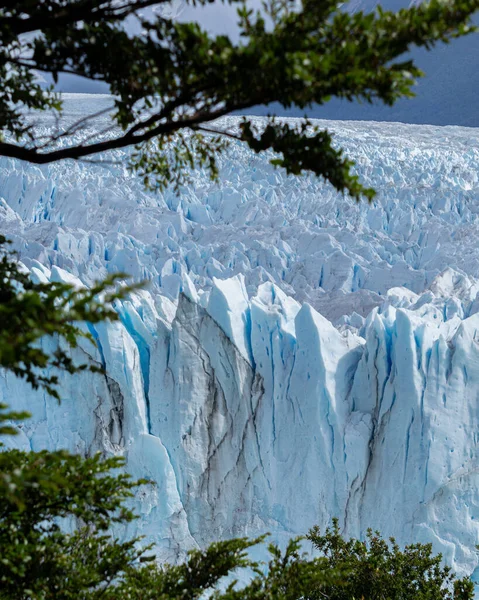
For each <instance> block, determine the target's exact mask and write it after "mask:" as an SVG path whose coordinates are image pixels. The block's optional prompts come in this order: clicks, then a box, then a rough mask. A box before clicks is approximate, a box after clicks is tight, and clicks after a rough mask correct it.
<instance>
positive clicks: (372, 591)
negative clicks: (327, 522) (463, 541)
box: [307, 519, 474, 600]
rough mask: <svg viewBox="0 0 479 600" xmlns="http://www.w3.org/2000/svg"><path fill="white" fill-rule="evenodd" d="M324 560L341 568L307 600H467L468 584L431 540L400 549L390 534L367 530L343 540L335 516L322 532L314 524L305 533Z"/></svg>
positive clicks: (470, 593)
mask: <svg viewBox="0 0 479 600" xmlns="http://www.w3.org/2000/svg"><path fill="white" fill-rule="evenodd" d="M307 539H308V540H310V541H311V542H312V544H313V547H314V548H315V550H317V551H319V552H320V553H321V555H322V556H324V557H325V559H326V561H327V565H328V566H329V568H331V569H333V570H339V571H341V572H342V573H343V576H342V577H341V580H340V582H339V584H338V582H333V584H332V585H328V586H323V587H322V588H321V589H319V590H318V591H317V592H316V593H314V594H312V595H311V596H308V598H309V599H310V600H320V599H322V598H327V599H328V600H361V599H364V600H383V599H384V600H386V599H387V600H407V599H411V600H413V599H414V600H433V599H434V600H435V599H437V600H440V599H444V600H453V599H454V600H472V598H474V585H473V583H472V581H471V580H470V579H469V578H468V577H465V578H463V579H457V578H456V577H455V576H454V574H453V573H452V572H451V569H450V568H449V567H447V566H442V565H441V562H442V556H441V555H440V554H439V555H436V556H435V555H433V553H432V546H431V544H412V545H409V546H406V547H405V548H404V550H401V548H400V547H399V546H398V545H397V543H396V542H395V540H394V538H391V539H390V540H389V543H388V542H387V541H386V540H384V539H383V538H382V537H381V535H380V534H379V532H375V533H373V531H372V530H369V531H368V534H367V539H366V540H365V541H360V540H355V539H350V540H345V539H344V538H343V537H342V536H341V534H340V529H339V525H338V521H337V519H335V520H333V526H332V528H330V529H327V530H326V532H325V533H324V534H321V532H320V530H319V529H318V528H317V527H315V528H313V529H312V530H311V531H310V532H309V534H308V535H307Z"/></svg>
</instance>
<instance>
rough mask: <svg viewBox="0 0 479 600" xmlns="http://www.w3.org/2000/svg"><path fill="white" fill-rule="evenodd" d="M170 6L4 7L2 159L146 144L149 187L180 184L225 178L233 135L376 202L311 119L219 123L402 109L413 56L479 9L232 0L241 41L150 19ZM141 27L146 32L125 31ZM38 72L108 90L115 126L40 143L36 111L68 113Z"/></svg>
mask: <svg viewBox="0 0 479 600" xmlns="http://www.w3.org/2000/svg"><path fill="white" fill-rule="evenodd" d="M169 1H170V0H163V1H162V0H120V1H117V0H6V1H5V2H3V4H2V6H1V7H0V89H1V90H2V94H1V96H0V130H1V131H2V132H3V137H2V139H1V140H0V155H3V156H8V157H14V158H19V159H23V160H28V161H31V162H33V163H38V164H43V163H48V162H52V161H57V160H60V159H64V158H72V159H84V158H85V157H88V156H91V155H94V154H97V153H100V152H106V151H111V150H115V149H118V148H124V147H127V146H133V147H134V148H135V150H134V152H133V153H132V154H131V167H132V168H134V169H137V170H138V171H139V172H140V173H142V175H143V176H144V178H145V182H146V183H147V184H149V185H166V184H167V183H168V182H170V181H173V182H174V183H175V184H176V185H180V184H181V183H182V182H183V181H184V178H185V176H186V170H187V169H189V168H191V167H194V166H195V165H198V164H202V165H204V166H206V167H207V168H209V169H210V172H211V174H212V176H213V177H215V176H216V175H217V168H216V161H215V156H216V153H217V152H218V151H221V150H222V149H223V148H224V146H225V141H228V140H231V139H233V140H238V141H240V142H244V143H246V144H247V145H248V146H249V147H250V148H252V149H253V150H254V151H255V152H262V151H266V150H271V151H272V152H273V153H274V154H275V155H276V156H275V157H274V158H273V159H272V162H273V164H275V165H278V166H282V167H285V168H286V170H287V171H288V172H290V173H301V172H303V171H311V172H313V173H316V174H317V175H320V176H322V177H324V178H325V179H326V180H329V181H330V182H331V183H332V184H333V185H334V186H335V187H336V188H337V189H338V190H342V191H347V192H348V193H349V194H351V195H352V196H353V197H355V198H359V197H360V196H361V195H365V196H367V197H368V198H371V197H372V196H373V191H372V190H369V189H364V188H363V187H362V186H361V184H360V182H359V181H358V179H357V177H356V176H354V175H353V174H352V173H351V162H350V161H348V160H347V158H345V157H344V156H343V153H342V152H341V150H340V149H337V148H335V147H334V146H333V145H332V137H331V135H330V134H329V133H328V132H327V131H325V130H321V129H320V128H318V127H314V126H313V125H312V124H311V123H310V122H309V121H308V120H307V119H304V120H303V121H301V120H300V121H299V122H298V123H297V124H292V123H288V124H286V123H284V122H281V121H279V120H275V119H274V118H273V117H271V118H269V119H268V121H267V124H266V125H265V126H264V127H263V128H261V129H258V127H256V126H255V125H254V123H253V122H252V121H251V120H250V119H248V118H244V119H242V121H241V122H240V124H239V127H238V128H237V130H235V131H232V130H227V129H226V128H225V126H224V125H222V124H221V123H218V122H215V119H217V118H218V117H221V116H224V115H228V114H230V113H232V112H233V111H242V112H245V111H247V110H248V109H249V108H250V107H252V106H254V105H257V104H268V103H272V102H277V103H279V104H280V105H281V106H283V107H285V108H287V107H290V106H292V105H293V104H294V105H296V106H297V107H299V108H301V109H304V110H306V109H307V108H308V107H310V106H311V105H312V104H316V103H317V104H324V103H325V102H327V101H328V100H329V99H330V98H332V97H338V98H345V99H347V100H353V99H359V100H360V101H366V102H372V101H373V100H378V101H381V102H383V103H386V104H389V105H391V104H393V103H394V102H396V100H398V99H399V98H402V97H408V96H412V95H413V86H414V83H415V80H416V79H417V78H418V77H420V76H422V73H421V71H420V70H419V69H418V68H417V67H416V66H415V64H414V63H413V62H412V61H411V60H409V59H408V58H407V53H408V51H409V50H410V49H411V47H413V46H418V47H425V48H427V49H430V48H431V47H433V46H434V45H435V44H436V43H438V42H446V43H447V42H448V41H450V40H451V38H454V37H457V36H461V35H464V34H467V33H470V32H472V31H473V30H474V27H473V26H472V24H471V20H470V18H471V15H472V14H473V13H474V12H475V11H476V10H477V9H478V8H479V0H449V1H443V0H430V1H428V2H426V3H423V4H420V5H419V6H411V7H409V8H407V9H402V10H400V11H399V12H397V13H394V12H388V11H383V10H382V9H381V8H380V7H378V8H377V10H376V11H375V12H373V13H369V14H364V13H363V12H356V13H354V14H350V13H348V12H345V11H343V10H341V9H340V7H341V5H342V4H343V3H342V2H339V0H321V1H318V0H302V2H301V3H298V2H297V1H296V0H266V2H265V3H264V7H263V10H262V11H254V10H252V9H251V8H250V7H249V6H248V3H247V0H228V1H229V2H230V3H234V4H237V5H238V11H237V12H238V26H239V34H240V38H239V40H240V41H239V42H235V41H233V40H231V39H230V38H229V37H227V36H225V35H219V36H211V35H209V34H208V33H207V32H206V31H204V30H203V29H202V28H201V27H200V25H199V24H198V23H195V22H191V23H180V22H178V21H177V20H174V19H172V18H169V17H167V16H164V15H165V14H166V12H163V15H162V13H161V11H160V12H159V13H158V14H157V15H156V17H155V18H152V19H148V18H146V17H144V16H142V12H141V11H142V10H144V9H146V8H149V7H155V6H159V7H160V8H161V5H162V4H163V5H164V4H168V3H169ZM214 1H215V0H190V2H191V3H192V4H207V3H210V2H214ZM216 1H219V0H216ZM132 17H135V18H136V20H137V21H138V22H139V24H140V25H141V28H142V33H140V34H137V35H132V34H129V33H127V32H126V30H125V22H126V20H127V19H131V18H132ZM36 71H38V72H41V73H46V74H51V75H52V76H53V78H54V80H57V78H58V76H59V75H60V74H62V73H70V74H74V75H79V76H81V77H85V78H87V79H90V80H94V81H101V82H105V83H106V84H108V85H109V87H110V90H111V92H112V94H113V95H114V101H113V105H112V108H111V113H112V126H111V127H109V128H107V131H104V130H100V129H99V128H98V126H97V128H96V129H95V122H94V118H93V117H94V115H90V116H87V117H85V118H83V119H81V120H80V121H78V122H77V123H75V124H73V125H69V126H65V127H63V128H62V127H59V128H58V129H57V131H56V132H54V133H52V134H51V135H50V136H47V137H46V138H45V136H44V134H42V135H40V132H39V131H38V129H37V128H35V124H34V121H33V122H32V117H31V114H30V113H31V112H32V111H38V110H40V111H41V110H49V111H54V112H56V113H58V114H59V113H60V111H61V106H62V103H61V98H60V97H59V96H58V95H56V94H54V93H53V90H52V89H51V88H50V89H48V90H44V89H42V88H41V87H40V85H39V84H38V83H36V80H35V72H36ZM27 113H29V114H27ZM97 116H98V115H97ZM74 136H75V137H74Z"/></svg>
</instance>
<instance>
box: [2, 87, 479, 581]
mask: <svg viewBox="0 0 479 600" xmlns="http://www.w3.org/2000/svg"><path fill="white" fill-rule="evenodd" d="M107 101H108V97H100V98H94V99H87V98H86V97H76V96H71V97H69V98H67V112H68V111H69V114H70V115H71V116H72V118H73V117H74V116H78V115H79V114H81V113H82V111H85V110H91V111H92V112H93V111H95V110H98V108H99V107H101V105H102V103H104V102H107ZM234 123H235V121H234V119H233V118H231V119H230V124H231V125H234ZM325 125H326V123H325ZM327 125H328V127H330V128H331V129H332V130H333V131H334V132H335V134H336V139H337V141H338V143H340V144H341V145H342V146H343V147H344V148H345V149H346V152H347V153H348V154H349V155H350V156H351V158H353V159H354V160H355V161H356V164H357V171H358V173H359V174H360V176H361V177H362V180H363V181H364V183H365V184H366V185H371V186H373V187H375V188H376V189H377V190H378V192H379V193H378V197H377V200H375V201H374V202H373V203H372V204H371V205H367V204H366V203H362V204H356V203H355V202H354V201H351V200H349V199H348V198H344V197H341V196H339V195H338V194H336V193H335V192H334V191H333V190H332V188H331V187H330V186H328V185H326V184H324V183H321V182H320V181H318V180H317V179H315V178H313V177H311V176H306V177H303V178H295V177H288V176H286V175H285V173H284V172H282V171H278V170H274V169H273V167H271V166H270V165H269V164H268V162H267V158H266V157H263V156H259V157H258V156H256V155H254V154H252V153H250V152H249V151H248V150H246V149H245V148H244V147H243V146H240V145H233V146H232V147H231V148H230V149H229V151H228V152H227V153H226V154H225V155H224V156H223V157H221V158H220V162H219V164H220V177H221V182H220V183H219V184H213V183H211V182H210V181H209V180H208V177H207V174H206V173H203V172H198V173H196V174H195V177H194V181H193V183H192V184H191V185H189V186H186V187H185V188H184V189H183V190H182V191H181V194H180V195H179V196H176V195H175V194H174V193H173V191H170V190H167V191H166V192H165V193H163V194H160V193H157V194H153V193H147V192H145V191H144V190H143V188H142V187H141V182H140V181H139V180H138V179H137V178H136V177H135V176H134V175H131V174H130V173H129V172H128V171H127V170H126V168H125V166H123V164H121V163H122V159H123V163H124V162H125V157H126V151H118V152H117V154H116V157H117V159H118V160H119V161H120V164H119V165H118V166H109V167H108V168H106V167H102V166H97V165H86V164H82V163H73V162H64V163H59V164H54V165H50V166H45V167H41V168H40V167H34V166H31V165H27V164H22V163H20V162H16V161H13V160H7V159H2V160H0V211H1V215H2V219H1V222H0V230H1V231H2V233H4V234H6V235H7V237H9V238H10V239H12V240H13V242H14V247H15V249H17V250H18V251H19V253H20V257H21V260H22V261H23V262H24V264H25V265H26V266H27V267H28V268H29V269H30V271H31V274H32V277H34V278H36V279H37V280H42V281H46V280H50V281H55V280H60V281H74V282H78V283H83V284H87V285H88V284H90V283H91V282H92V281H94V280H95V279H98V278H101V277H103V276H104V275H106V274H107V273H112V272H117V271H122V272H126V273H129V274H131V275H132V277H133V278H134V279H136V280H140V279H141V280H144V279H146V280H148V281H150V284H149V285H148V286H147V287H146V288H145V289H144V290H143V291H140V292H138V293H136V294H134V295H133V296H132V297H131V298H130V299H129V300H128V301H124V302H122V303H118V305H117V307H116V308H117V310H118V312H119V315H120V321H119V322H118V323H115V324H109V325H106V324H101V325H95V326H94V327H93V326H90V327H89V328H90V331H91V333H92V334H93V337H94V339H95V340H96V342H97V343H96V346H94V345H92V344H91V343H89V342H86V341H85V342H82V345H81V347H80V348H79V349H78V350H76V351H75V357H76V358H77V359H78V360H79V361H80V360H81V361H84V360H85V358H89V359H90V360H93V361H96V362H97V363H100V364H102V365H104V366H105V368H106V375H105V376H102V375H98V374H91V373H83V374H80V375H77V376H75V377H70V376H66V375H65V376H62V377H61V396H62V398H63V401H62V403H61V404H60V405H57V404H56V403H55V402H54V401H52V400H51V399H50V398H48V397H47V396H46V395H45V394H44V393H42V392H38V391H37V392H33V391H31V390H30V389H29V388H28V387H27V386H26V385H25V384H24V383H23V382H21V381H19V380H18V379H15V378H14V377H13V376H12V375H10V374H6V375H3V376H2V378H1V380H0V401H1V402H7V403H9V404H11V405H12V406H14V407H15V409H21V408H26V409H28V410H29V411H31V412H32V413H33V418H32V419H31V420H30V421H27V422H25V423H24V424H23V425H22V426H21V430H22V431H21V435H20V436H17V438H15V439H12V442H11V443H13V444H15V445H17V446H18V447H21V448H32V449H34V450H38V449H40V448H49V449H55V448H68V449H70V450H72V451H76V452H81V453H91V452H94V451H97V450H100V451H102V452H104V453H106V454H109V453H115V454H122V455H124V456H125V457H126V459H127V465H128V466H127V468H128V470H129V471H130V472H131V473H132V475H133V476H134V477H147V478H150V479H151V480H153V481H155V482H156V483H155V485H146V486H143V487H142V488H141V490H140V491H139V493H138V494H137V496H136V498H135V500H134V504H135V508H136V510H137V511H138V512H139V514H140V515H141V519H140V520H139V521H138V522H137V523H135V524H134V525H133V526H132V527H134V528H135V531H133V530H131V531H128V532H127V533H128V535H130V534H132V533H138V534H145V535H146V536H147V540H148V541H153V542H154V543H155V544H156V545H157V547H158V549H159V553H160V556H161V557H162V558H165V559H168V560H174V559H175V558H176V557H177V556H178V555H179V554H181V553H182V552H183V551H184V550H185V549H187V548H188V547H191V546H194V545H200V546H202V545H204V544H207V543H208V542H210V541H212V540H214V539H217V538H221V537H228V536H235V535H255V534H257V533H259V532H264V531H270V532H271V533H272V535H273V536H274V537H275V538H276V539H278V540H279V541H284V540H285V539H287V538H289V537H291V536H292V535H296V534H301V533H305V532H306V531H307V529H308V528H309V527H310V526H312V525H313V524H319V525H320V526H321V527H324V526H325V525H326V524H328V523H329V522H330V519H331V517H333V516H338V517H339V519H340V524H341V526H342V527H343V529H344V532H345V533H346V534H347V535H349V534H351V535H355V536H360V535H364V532H365V530H366V529H367V528H368V527H373V528H375V529H379V530H380V531H381V532H382V533H383V534H384V535H386V536H388V535H394V536H396V538H397V540H398V542H400V543H407V542H410V541H422V542H426V541H432V542H433V544H434V549H435V551H436V552H442V553H443V555H444V559H445V561H446V562H448V563H449V564H451V565H452V566H453V567H454V568H455V569H456V570H457V571H458V572H459V573H472V572H474V573H476V571H475V569H476V567H477V565H478V564H479V560H478V556H477V554H476V551H475V549H474V548H475V544H476V543H477V540H478V535H479V404H478V401H479V296H478V292H479V281H478V278H479V248H478V244H477V240H479V178H478V172H479V132H478V130H476V129H466V128H457V127H445V128H435V127H426V126H408V125H401V124H376V123H351V122H344V123H340V122H332V123H327ZM47 126H48V122H47V121H46V122H45V127H47ZM45 344H50V345H51V347H52V349H53V347H54V346H53V342H51V341H45ZM477 573H479V570H477Z"/></svg>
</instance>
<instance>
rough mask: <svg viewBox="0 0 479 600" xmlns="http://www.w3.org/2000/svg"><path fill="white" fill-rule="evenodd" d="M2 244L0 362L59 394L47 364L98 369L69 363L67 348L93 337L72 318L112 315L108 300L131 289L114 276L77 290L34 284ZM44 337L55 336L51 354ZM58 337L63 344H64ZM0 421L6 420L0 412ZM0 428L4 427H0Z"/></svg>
mask: <svg viewBox="0 0 479 600" xmlns="http://www.w3.org/2000/svg"><path fill="white" fill-rule="evenodd" d="M6 243H7V241H6V240H5V238H4V237H3V236H0V322H1V324H2V326H1V328H0V366H1V367H3V368H5V369H8V370H9V371H12V372H13V373H14V374H15V375H17V376H18V377H23V378H25V379H26V381H28V383H29V384H30V385H31V386H32V387H33V388H34V389H36V388H38V387H43V388H45V389H46V391H47V392H48V393H49V394H50V395H52V396H54V397H55V398H58V392H57V390H56V389H55V386H56V384H57V383H58V376H57V375H55V374H53V375H51V374H49V373H50V370H51V369H60V370H64V371H67V372H69V373H75V372H78V371H83V370H85V369H89V370H91V371H97V370H98V368H97V367H96V366H94V365H86V364H81V365H76V364H74V362H73V360H72V358H71V356H70V354H69V349H71V348H75V347H76V346H77V344H78V338H81V337H83V338H85V337H86V338H88V339H90V340H91V341H93V340H92V338H91V336H90V334H89V333H88V332H86V331H85V330H84V329H81V328H80V327H79V326H78V324H77V323H78V322H82V321H87V322H89V323H98V322H99V321H103V320H104V319H110V320H115V319H117V318H118V317H117V314H116V312H115V311H114V310H113V308H112V306H111V303H112V302H114V301H115V300H117V299H118V298H122V297H124V296H125V294H126V293H128V292H129V291H131V290H132V289H133V288H132V287H131V286H130V287H126V286H124V287H120V288H118V286H115V285H114V284H115V281H116V280H117V279H118V277H119V276H118V275H117V276H114V277H109V278H107V279H106V280H105V281H103V282H101V283H98V284H96V285H94V286H92V287H91V288H86V287H85V288H79V289H76V288H75V287H74V286H72V285H69V284H65V283H58V282H51V283H35V282H34V281H33V280H32V279H31V278H30V276H29V274H28V273H26V272H25V271H24V270H23V269H21V268H20V266H19V264H18V262H17V261H16V260H15V259H14V256H13V255H12V254H11V253H9V252H7V251H5V249H4V246H5V244H6ZM45 336H55V337H56V339H57V340H58V342H59V343H58V348H57V350H56V351H55V352H54V353H53V355H51V354H49V353H48V352H46V351H45V350H44V349H43V348H42V345H41V343H40V341H41V339H42V338H44V337H45ZM62 342H64V343H66V344H67V346H66V349H64V348H63V347H62ZM63 345H65V344H63ZM2 408H4V407H2V406H0V411H1V410H2ZM2 420H5V419H4V417H2V415H1V413H0V422H2ZM0 433H5V430H1V429H0Z"/></svg>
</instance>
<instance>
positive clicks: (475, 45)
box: [59, 0, 479, 127]
mask: <svg viewBox="0 0 479 600" xmlns="http://www.w3.org/2000/svg"><path fill="white" fill-rule="evenodd" d="M375 4H376V2H375V0H352V1H351V2H350V4H349V7H350V8H352V9H353V10H357V9H363V10H370V9H372V8H373V7H374V6H375ZM259 5H260V2H259V0H253V1H252V2H251V6H253V7H254V6H259ZM382 5H383V6H384V7H385V8H389V9H391V10H397V9H398V8H400V7H401V6H404V5H407V0H406V2H405V1H404V0H383V2H382ZM168 10H170V11H171V12H172V14H173V15H175V16H177V18H179V19H181V20H184V21H190V20H198V21H199V22H200V23H201V24H202V26H203V27H205V28H206V29H207V30H208V31H209V32H210V33H212V34H219V33H223V34H228V35H229V36H230V37H233V38H236V37H237V28H236V20H237V18H236V9H235V8H234V7H233V6H230V5H228V4H223V3H221V2H215V3H212V4H208V5H206V6H204V7H197V8H194V7H191V6H187V5H185V4H184V3H183V2H182V1H180V0H175V1H174V2H173V3H172V4H171V5H170V6H168ZM476 22H478V23H479V18H476ZM129 28H130V29H131V30H134V29H135V24H134V23H131V24H130V26H129ZM413 57H414V58H415V60H416V62H417V64H418V66H419V67H420V68H421V69H422V70H423V71H425V73H426V77H425V78H424V79H422V80H421V81H420V83H419V85H418V86H417V88H416V92H417V97H416V98H414V99H412V100H409V99H408V100H403V101H400V102H398V103H397V104H396V105H395V106H394V107H386V106H382V105H373V106H370V105H359V104H358V103H349V102H342V101H337V100H333V101H331V102H330V103H328V104H327V105H325V106H322V107H313V108H312V109H311V110H309V111H308V116H311V117H319V118H324V119H359V120H372V121H401V122H405V123H428V124H433V125H466V126H472V127H479V101H478V98H479V33H475V34H472V35H469V36H467V37H466V38H462V39H458V40H454V41H453V42H452V43H451V44H449V45H447V46H438V47H437V48H435V49H434V50H433V51H431V52H426V51H422V50H419V51H415V52H413ZM59 89H60V90H62V91H66V92H67V91H68V92H88V93H101V92H107V91H108V89H107V87H106V86H104V85H102V84H94V83H92V82H89V81H85V80H82V79H79V78H74V77H68V76H63V77H62V78H61V80H60V83H59ZM268 111H274V112H275V113H276V114H288V115H291V116H302V115H303V113H302V112H300V111H298V110H295V109H291V110H289V111H284V110H283V109H282V107H281V106H271V107H257V108H255V109H252V110H250V111H248V112H249V113H250V114H253V113H254V114H266V113H267V112H268Z"/></svg>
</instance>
